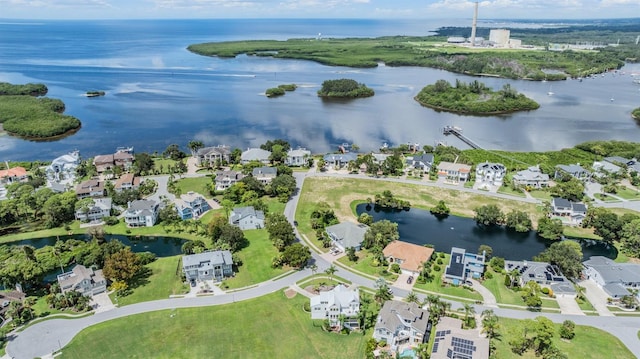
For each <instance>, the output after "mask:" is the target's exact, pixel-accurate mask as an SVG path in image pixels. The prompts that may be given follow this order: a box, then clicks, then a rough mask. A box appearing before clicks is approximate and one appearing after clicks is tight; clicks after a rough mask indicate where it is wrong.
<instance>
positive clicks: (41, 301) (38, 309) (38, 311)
mask: <svg viewBox="0 0 640 359" xmlns="http://www.w3.org/2000/svg"><path fill="white" fill-rule="evenodd" d="M33 310H34V311H35V315H36V317H46V316H47V315H51V314H57V313H67V314H71V315H73V314H78V313H76V312H74V311H62V310H58V309H53V308H49V304H47V296H46V295H45V296H42V297H38V299H37V300H36V304H34V305H33Z"/></svg>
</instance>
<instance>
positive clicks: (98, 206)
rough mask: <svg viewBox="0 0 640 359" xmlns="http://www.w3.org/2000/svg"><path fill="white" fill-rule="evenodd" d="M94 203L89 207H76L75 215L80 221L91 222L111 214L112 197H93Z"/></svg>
mask: <svg viewBox="0 0 640 359" xmlns="http://www.w3.org/2000/svg"><path fill="white" fill-rule="evenodd" d="M91 200H92V201H93V204H91V205H90V206H89V207H88V208H78V209H76V213H75V217H76V219H77V220H79V221H84V222H90V221H96V220H99V219H102V218H104V217H109V216H110V215H111V198H108V197H103V198H92V199H91Z"/></svg>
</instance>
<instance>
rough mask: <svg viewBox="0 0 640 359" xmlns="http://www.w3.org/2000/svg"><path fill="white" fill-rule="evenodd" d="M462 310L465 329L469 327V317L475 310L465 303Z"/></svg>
mask: <svg viewBox="0 0 640 359" xmlns="http://www.w3.org/2000/svg"><path fill="white" fill-rule="evenodd" d="M463 308H464V324H465V325H466V326H467V327H469V326H470V323H469V322H470V320H469V319H471V317H470V316H471V315H474V314H476V309H475V308H474V307H473V306H472V305H471V304H468V303H465V304H464V307H463Z"/></svg>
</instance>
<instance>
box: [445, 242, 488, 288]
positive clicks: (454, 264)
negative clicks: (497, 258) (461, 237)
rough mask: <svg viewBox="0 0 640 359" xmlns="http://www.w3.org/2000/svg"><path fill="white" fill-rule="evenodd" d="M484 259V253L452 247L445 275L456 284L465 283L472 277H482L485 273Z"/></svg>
mask: <svg viewBox="0 0 640 359" xmlns="http://www.w3.org/2000/svg"><path fill="white" fill-rule="evenodd" d="M484 261H485V256H484V254H474V253H467V251H466V250H465V249H463V248H458V247H452V248H451V259H450V260H449V264H448V265H447V267H446V268H445V271H444V277H445V279H447V280H449V281H451V282H452V283H453V284H455V285H458V284H462V283H464V281H465V280H467V278H470V277H471V278H480V277H481V276H482V274H483V273H484Z"/></svg>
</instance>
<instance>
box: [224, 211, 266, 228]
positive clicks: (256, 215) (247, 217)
mask: <svg viewBox="0 0 640 359" xmlns="http://www.w3.org/2000/svg"><path fill="white" fill-rule="evenodd" d="M229 224H232V225H234V226H238V227H240V229H242V230H243V231H244V230H247V229H260V228H264V212H263V211H257V210H256V209H254V208H253V207H252V206H248V207H236V208H234V209H233V210H232V211H231V214H230V215H229Z"/></svg>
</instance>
